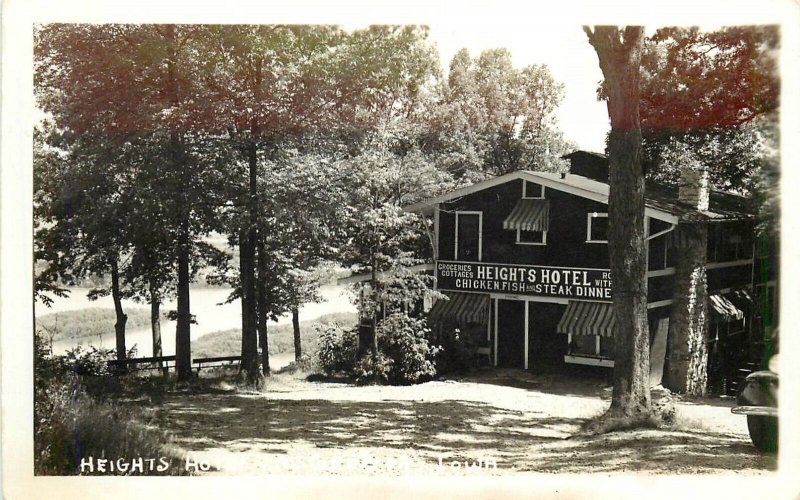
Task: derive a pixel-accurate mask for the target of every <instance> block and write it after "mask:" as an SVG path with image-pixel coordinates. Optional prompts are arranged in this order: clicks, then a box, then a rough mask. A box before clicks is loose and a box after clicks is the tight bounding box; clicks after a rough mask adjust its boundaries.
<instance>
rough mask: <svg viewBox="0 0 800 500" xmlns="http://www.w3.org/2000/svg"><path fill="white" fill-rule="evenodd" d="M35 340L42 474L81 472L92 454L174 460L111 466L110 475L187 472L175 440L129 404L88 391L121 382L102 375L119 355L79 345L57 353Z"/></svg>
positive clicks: (39, 471)
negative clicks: (96, 384) (97, 384)
mask: <svg viewBox="0 0 800 500" xmlns="http://www.w3.org/2000/svg"><path fill="white" fill-rule="evenodd" d="M34 338H35V340H34V370H35V383H34V407H33V408H34V425H33V428H34V436H33V437H34V450H35V455H34V470H35V472H36V474H45V475H74V474H80V473H81V470H80V464H81V459H82V458H88V457H92V458H94V459H95V460H96V459H98V458H105V459H111V460H114V461H116V460H118V459H119V460H121V462H122V463H123V465H124V464H126V463H129V462H131V460H132V459H137V458H138V457H142V458H143V459H149V458H154V459H156V464H160V462H158V458H160V457H164V459H165V460H166V461H168V462H169V463H170V466H169V467H168V468H167V469H166V470H163V471H160V470H152V471H151V470H149V468H148V469H146V470H144V471H142V472H140V471H138V470H137V471H135V472H134V471H130V472H128V471H125V470H115V471H109V470H108V469H107V472H106V473H109V472H110V473H112V474H120V475H124V474H126V473H137V474H139V473H144V474H183V473H184V471H183V467H181V465H182V464H181V463H180V462H181V461H180V460H179V459H180V457H179V456H178V453H177V452H176V451H175V450H174V449H172V448H169V447H168V446H167V445H166V443H168V442H169V440H168V438H167V436H166V435H165V434H164V433H162V432H159V431H155V430H153V429H149V428H147V427H146V426H144V425H143V424H141V423H139V422H137V421H136V420H134V419H133V418H132V417H131V414H130V410H129V409H127V408H126V409H122V408H120V407H117V406H114V405H112V404H109V403H100V402H97V401H94V400H93V399H92V398H91V397H89V395H88V393H87V392H86V391H85V390H84V386H85V384H86V382H89V381H106V380H111V379H114V380H116V378H114V377H105V376H102V375H103V374H106V373H107V368H106V367H107V365H106V363H105V361H107V359H108V358H110V357H113V354H109V353H108V352H106V351H104V350H97V349H91V350H89V351H87V352H83V351H82V350H80V349H75V350H73V351H72V352H71V353H70V354H68V355H67V356H53V355H52V349H51V348H50V346H49V345H48V344H47V343H45V342H44V341H43V340H42V338H41V336H40V335H39V334H38V333H37V335H35V337H34ZM98 375H100V376H98ZM175 459H178V460H175ZM162 468H163V467H162ZM84 472H85V473H88V471H84ZM95 472H96V473H101V472H99V471H95Z"/></svg>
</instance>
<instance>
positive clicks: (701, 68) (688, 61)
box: [640, 26, 780, 195]
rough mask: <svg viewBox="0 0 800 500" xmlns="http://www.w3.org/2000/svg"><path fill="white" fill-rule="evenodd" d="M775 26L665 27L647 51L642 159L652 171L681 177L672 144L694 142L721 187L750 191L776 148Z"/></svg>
mask: <svg viewBox="0 0 800 500" xmlns="http://www.w3.org/2000/svg"><path fill="white" fill-rule="evenodd" d="M778 43H779V34H778V29H777V27H776V26H736V27H726V28H722V29H720V30H717V31H701V30H700V29H699V28H697V27H681V28H661V29H659V30H657V31H656V32H655V33H654V34H653V35H652V36H650V37H648V38H647V39H646V40H645V51H644V55H643V57H642V99H641V104H640V113H641V117H642V128H643V140H644V160H643V161H644V162H645V164H646V166H647V168H646V170H647V175H648V177H651V178H654V179H656V180H659V181H662V182H670V183H677V181H678V178H679V177H680V172H679V171H678V170H679V168H678V167H677V166H676V165H675V164H674V163H672V162H669V161H665V160H668V159H669V157H670V155H672V154H673V153H672V150H673V149H675V148H677V149H681V148H682V147H684V146H686V147H690V148H691V149H692V151H693V153H694V154H695V155H696V156H697V158H698V160H699V161H700V162H701V163H703V164H704V165H706V167H707V169H708V174H709V181H710V182H711V184H712V185H713V186H715V187H716V188H718V189H723V190H727V191H735V192H739V193H741V194H745V195H747V194H750V193H752V192H753V191H754V190H756V189H757V185H758V183H759V181H760V171H761V170H762V168H763V167H764V162H765V160H767V159H768V158H769V156H770V154H771V151H775V152H777V149H778V148H777V144H776V143H775V137H774V136H772V135H771V132H770V130H769V129H770V128H773V127H774V124H775V123H777V109H778V97H779V91H780V85H779V82H778V73H777V48H778Z"/></svg>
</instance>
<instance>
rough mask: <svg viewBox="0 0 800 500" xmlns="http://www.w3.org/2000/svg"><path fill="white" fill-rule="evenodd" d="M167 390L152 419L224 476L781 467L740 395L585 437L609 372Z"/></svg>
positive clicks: (279, 381) (601, 404)
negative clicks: (666, 421) (737, 401)
mask: <svg viewBox="0 0 800 500" xmlns="http://www.w3.org/2000/svg"><path fill="white" fill-rule="evenodd" d="M218 389H219V390H218V391H215V392H213V393H206V394H192V395H189V394H167V395H166V396H165V397H164V399H163V400H162V401H161V403H162V405H161V406H160V407H157V408H156V409H152V410H149V412H150V415H151V418H152V420H151V424H152V425H156V426H158V427H159V428H161V429H164V430H167V431H169V432H170V433H172V434H173V435H174V437H175V438H176V441H177V444H178V445H179V446H181V447H183V448H185V449H186V450H187V454H188V456H189V457H190V458H192V459H193V460H195V461H197V462H198V463H207V464H210V465H211V466H212V467H211V469H210V470H209V471H208V472H207V473H208V474H217V475H243V474H246V475H265V474H311V475H368V476H371V475H392V476H394V475H404V474H424V475H429V474H430V475H442V474H444V475H453V474H457V475H475V474H485V475H507V474H519V473H524V472H547V473H598V472H600V473H612V474H614V473H624V472H637V473H658V474H660V473H681V474H708V473H729V474H733V473H737V474H740V473H746V474H756V475H762V474H767V473H769V472H770V471H773V470H775V469H776V458H775V457H774V456H769V455H762V454H760V453H759V452H757V451H756V450H755V449H754V448H753V447H752V446H751V444H750V441H749V438H748V435H747V428H746V423H745V419H744V418H742V417H740V416H735V415H732V414H731V413H730V407H731V406H732V402H720V401H707V402H703V403H681V404H679V407H678V425H677V426H676V428H674V429H669V430H639V431H634V432H619V433H610V434H606V435H603V436H595V437H573V435H574V434H575V433H576V431H577V430H578V429H579V427H580V424H581V423H582V422H583V421H584V420H585V419H587V418H589V417H592V416H593V415H596V414H598V413H601V412H602V411H603V410H604V409H605V408H606V407H607V405H608V395H609V392H608V391H607V390H604V384H603V383H602V382H598V381H586V380H581V379H574V380H573V379H568V378H567V379H565V378H564V377H553V376H534V375H529V374H527V373H524V372H489V373H486V374H483V375H481V376H480V377H473V378H466V379H462V380H458V381H455V380H454V381H436V382H428V383H425V384H421V385H418V386H410V387H375V386H371V387H354V386H352V385H348V384H338V383H316V382H307V381H305V380H302V379H299V378H296V377H293V376H290V375H278V376H275V377H273V378H272V380H271V381H270V382H269V386H268V387H267V389H266V390H265V392H263V393H250V394H246V393H241V392H236V391H233V390H231V388H229V387H226V386H224V384H223V385H222V386H220V387H219V388H218Z"/></svg>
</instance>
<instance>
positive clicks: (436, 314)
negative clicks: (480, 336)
mask: <svg viewBox="0 0 800 500" xmlns="http://www.w3.org/2000/svg"><path fill="white" fill-rule="evenodd" d="M445 295H447V296H448V297H449V298H450V300H445V299H439V300H437V301H436V303H435V304H433V307H432V308H431V310H430V312H429V313H428V315H429V318H430V319H431V320H434V321H452V322H453V323H460V324H466V323H479V324H484V325H485V324H486V323H487V322H488V321H489V295H488V294H485V293H461V292H447V293H445Z"/></svg>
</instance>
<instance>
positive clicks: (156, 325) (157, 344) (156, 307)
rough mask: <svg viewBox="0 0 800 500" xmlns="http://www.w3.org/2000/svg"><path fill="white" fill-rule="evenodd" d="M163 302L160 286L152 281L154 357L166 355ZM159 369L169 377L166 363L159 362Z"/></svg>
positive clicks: (151, 326) (151, 311) (151, 309)
mask: <svg viewBox="0 0 800 500" xmlns="http://www.w3.org/2000/svg"><path fill="white" fill-rule="evenodd" d="M160 309H161V300H160V299H159V296H158V286H156V284H155V283H153V282H152V281H151V282H150V328H151V330H152V332H153V357H156V358H157V357H161V356H163V355H164V353H163V351H162V349H161V311H160ZM158 367H159V368H161V371H162V372H163V373H164V376H166V375H167V373H168V371H167V368H165V367H164V362H163V361H159V362H158Z"/></svg>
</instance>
